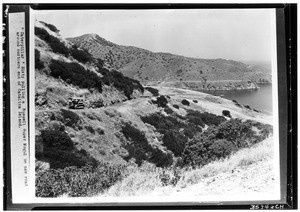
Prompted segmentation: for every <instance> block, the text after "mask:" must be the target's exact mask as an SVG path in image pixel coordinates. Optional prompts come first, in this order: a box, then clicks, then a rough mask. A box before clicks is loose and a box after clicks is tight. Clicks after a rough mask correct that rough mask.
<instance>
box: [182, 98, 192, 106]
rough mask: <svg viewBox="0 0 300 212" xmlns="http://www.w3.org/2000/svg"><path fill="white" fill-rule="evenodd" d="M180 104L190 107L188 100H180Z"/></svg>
mask: <svg viewBox="0 0 300 212" xmlns="http://www.w3.org/2000/svg"><path fill="white" fill-rule="evenodd" d="M181 103H182V104H183V105H186V106H189V105H190V102H189V101H188V100H186V99H184V100H182V101H181Z"/></svg>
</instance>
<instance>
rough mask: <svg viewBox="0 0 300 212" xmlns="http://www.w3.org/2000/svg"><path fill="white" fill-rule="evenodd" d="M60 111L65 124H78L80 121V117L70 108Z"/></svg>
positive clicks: (74, 125) (73, 125) (72, 125)
mask: <svg viewBox="0 0 300 212" xmlns="http://www.w3.org/2000/svg"><path fill="white" fill-rule="evenodd" d="M60 111H61V114H62V116H63V120H62V122H63V123H64V124H65V125H67V126H69V127H76V126H77V124H78V122H79V121H80V117H79V116H78V115H77V114H76V113H74V112H72V111H70V110H65V109H60Z"/></svg>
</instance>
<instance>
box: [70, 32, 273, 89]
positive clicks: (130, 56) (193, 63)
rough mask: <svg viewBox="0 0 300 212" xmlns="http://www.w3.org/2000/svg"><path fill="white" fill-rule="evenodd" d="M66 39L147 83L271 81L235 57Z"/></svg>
mask: <svg viewBox="0 0 300 212" xmlns="http://www.w3.org/2000/svg"><path fill="white" fill-rule="evenodd" d="M68 40H69V41H71V42H73V43H75V44H76V45H78V46H80V47H81V48H84V49H86V50H87V51H89V52H90V53H91V54H92V55H93V56H94V57H96V58H101V59H102V60H104V61H105V64H106V66H107V67H109V68H113V69H116V70H118V71H120V72H122V73H123V74H124V75H126V76H128V77H131V78H134V79H137V80H139V81H140V82H142V83H143V84H147V85H164V86H171V87H181V88H192V89H194V90H232V89H255V88H257V87H258V86H257V83H270V82H271V74H270V73H269V72H268V70H267V69H266V68H264V67H261V66H251V65H247V64H244V63H241V62H237V61H232V60H225V59H198V58H190V57H184V56H179V55H173V54H169V53H154V52H151V51H148V50H144V49H141V48H137V47H132V46H122V45H118V44H115V43H112V42H109V41H107V40H105V39H104V38H101V37H100V36H99V35H96V34H85V35H82V36H79V37H75V38H68Z"/></svg>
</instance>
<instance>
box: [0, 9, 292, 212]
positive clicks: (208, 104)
mask: <svg viewBox="0 0 300 212" xmlns="http://www.w3.org/2000/svg"><path fill="white" fill-rule="evenodd" d="M81 6H82V8H80V5H73V6H70V7H69V8H68V5H67V4H64V5H61V7H58V6H55V5H51V4H48V5H43V4H40V5H39V4H37V5H31V7H30V6H24V7H23V6H10V8H9V7H8V9H7V11H8V12H7V23H8V25H7V31H5V33H6V34H5V33H4V34H5V35H7V37H8V42H9V45H7V47H9V51H7V57H8V59H7V60H6V61H7V64H8V65H7V67H8V71H7V72H6V75H5V78H6V79H7V82H8V83H9V85H8V86H7V87H4V88H5V92H6V93H7V94H8V95H9V97H8V99H6V101H7V100H8V102H7V103H6V105H5V106H6V108H7V110H8V112H9V116H8V117H7V118H6V120H8V125H7V127H6V130H8V134H5V135H6V136H7V139H9V140H10V141H9V142H8V143H6V144H5V146H4V148H5V150H6V153H5V154H6V155H7V156H8V157H9V159H8V161H7V162H6V169H5V173H8V174H6V175H5V179H6V182H7V184H6V186H7V191H6V193H7V194H8V195H9V197H8V198H7V199H9V201H11V202H12V204H37V206H38V207H39V206H41V207H44V205H43V204H46V206H47V204H50V205H51V204H57V203H59V204H88V205H91V206H93V204H99V206H107V205H108V206H113V205H114V204H116V205H118V206H122V205H124V204H125V205H126V206H128V205H129V206H130V205H135V204H141V205H143V204H144V206H147V205H148V204H150V203H151V204H153V205H169V206H172V205H196V206H199V205H200V206H201V205H206V206H210V205H216V206H221V205H223V206H224V205H228V207H229V206H234V205H245V207H244V208H245V209H246V208H248V209H269V207H270V208H271V209H273V208H274V209H284V208H286V207H287V205H285V202H284V200H286V199H289V198H290V195H291V192H290V191H292V189H291V187H289V186H292V184H293V186H294V185H295V184H294V183H295V182H294V181H293V179H294V178H292V169H291V166H290V165H289V164H288V163H289V162H291V159H290V158H291V157H292V156H293V157H295V154H294V153H295V152H291V151H292V150H291V147H292V146H295V144H294V143H292V142H291V140H288V139H290V138H291V136H290V135H288V131H289V132H292V129H291V128H287V126H288V123H289V121H290V119H288V118H287V117H290V116H292V114H291V112H289V111H288V106H287V104H288V103H287V102H283V100H285V99H289V98H290V97H288V95H289V94H288V93H287V90H288V88H287V87H285V84H288V83H290V81H289V78H288V77H289V76H288V74H286V73H288V71H287V70H286V67H287V65H286V64H287V63H286V61H285V58H284V57H285V56H286V55H285V54H286V53H285V52H284V51H282V49H284V48H286V49H287V47H286V46H284V45H283V44H282V43H283V41H285V40H284V33H286V32H285V31H284V26H285V25H284V23H283V21H282V20H283V18H282V17H283V16H284V15H285V14H284V13H283V12H282V11H284V10H279V9H276V8H272V7H271V6H270V7H262V8H259V7H258V6H257V8H256V7H254V6H250V7H249V8H247V7H244V8H238V7H232V8H231V7H229V6H226V5H225V6H224V5H223V6H219V7H218V6H217V5H215V7H213V6H207V7H205V6H203V7H201V5H194V6H193V7H192V6H190V7H188V5H182V8H180V7H179V6H178V5H177V6H176V5H175V6H174V5H173V6H172V5H164V6H161V5H160V6H159V5H148V8H147V6H138V5H131V6H130V5H127V6H126V5H124V7H122V6H118V5H105V4H103V5H102V7H101V5H98V6H97V5H95V8H93V7H86V8H85V7H84V5H81ZM96 6H97V7H96ZM23 10H24V12H23ZM284 17H285V18H286V17H287V16H284ZM280 33H281V34H280ZM285 35H286V39H287V38H288V36H287V34H285ZM279 44H281V46H280V45H279ZM286 58H287V57H286ZM291 64H292V63H291ZM282 76H284V77H285V78H284V77H282ZM290 90H291V89H290ZM284 92H286V93H284ZM289 104H290V103H289ZM4 125H5V123H4ZM289 126H290V125H289ZM289 136H290V137H289ZM295 151H297V150H295ZM292 154H293V155H292ZM293 164H294V163H293ZM289 174H291V176H289ZM257 203H259V204H261V205H258V204H257ZM272 204H273V205H272ZM246 205H247V206H246ZM32 207H34V205H33V206H32ZM272 207H273V208H272ZM293 207H294V206H293ZM17 208H18V206H15V209H17Z"/></svg>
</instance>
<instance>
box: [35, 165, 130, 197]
mask: <svg viewBox="0 0 300 212" xmlns="http://www.w3.org/2000/svg"><path fill="white" fill-rule="evenodd" d="M124 170H125V167H124V166H120V165H113V164H109V163H101V164H99V165H98V166H97V167H91V166H84V167H82V168H77V167H66V168H64V169H58V170H54V169H49V170H46V171H44V172H42V171H41V172H38V173H37V174H36V180H35V185H36V196H37V197H59V196H62V195H65V194H67V195H68V196H70V197H91V196H95V195H97V194H99V193H101V192H103V191H104V190H106V189H108V188H109V187H111V186H112V185H114V184H115V183H116V182H118V181H120V180H121V179H122V178H123V177H124V175H123V173H124Z"/></svg>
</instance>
